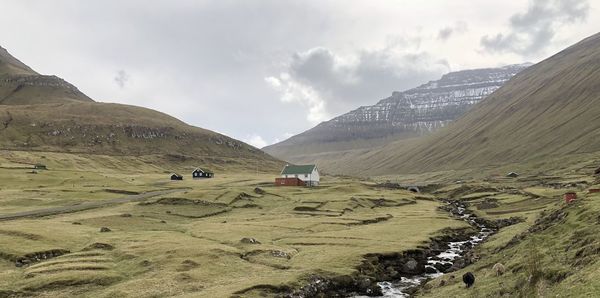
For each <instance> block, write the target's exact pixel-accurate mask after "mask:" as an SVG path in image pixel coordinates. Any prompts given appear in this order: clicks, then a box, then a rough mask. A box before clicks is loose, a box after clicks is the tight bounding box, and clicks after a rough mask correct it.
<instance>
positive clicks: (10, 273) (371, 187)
mask: <svg viewBox="0 0 600 298" xmlns="http://www.w3.org/2000/svg"><path fill="white" fill-rule="evenodd" d="M35 163H44V164H46V165H47V166H48V170H37V171H35V172H36V173H37V174H33V173H31V172H32V170H31V169H29V167H31V165H32V164H35ZM579 168H580V171H579V172H577V171H568V172H569V174H561V175H560V176H551V175H547V176H543V177H542V176H540V175H532V176H526V175H523V176H521V177H519V178H515V179H507V178H501V177H495V178H491V179H488V180H487V181H460V182H451V181H446V182H443V183H442V182H439V183H438V184H435V185H429V186H425V187H423V191H424V193H421V194H415V193H412V192H408V191H406V190H403V189H395V188H393V187H388V188H382V187H378V186H377V185H376V182H375V181H371V180H357V179H350V178H339V177H325V178H324V179H323V181H322V185H321V186H319V187H316V188H296V187H275V186H273V183H272V182H273V179H274V178H275V176H277V174H278V173H251V172H242V171H240V172H237V173H234V172H229V173H216V177H215V178H213V179H206V180H192V179H191V178H190V177H189V175H184V180H183V181H170V180H169V176H170V173H171V171H175V172H181V174H185V173H188V172H191V170H190V169H188V168H178V169H166V168H160V167H156V166H152V165H149V164H145V163H140V164H138V163H133V162H130V161H127V162H126V161H123V160H120V159H118V158H111V157H102V158H99V157H98V159H93V158H82V157H76V156H72V155H68V154H64V155H61V154H52V155H44V154H43V153H19V154H13V155H10V156H9V157H0V181H2V182H1V183H0V218H2V216H3V215H6V214H14V213H23V212H34V213H35V210H38V209H48V208H75V209H77V207H76V206H82V205H83V206H90V204H91V206H93V208H83V210H70V211H74V212H69V213H60V214H52V215H46V214H37V215H46V216H38V217H35V216H30V217H24V218H6V220H2V221H0V297H12V296H14V297H21V296H33V297H67V296H69V297H70V296H77V297H166V296H180V297H231V296H240V297H253V296H262V295H272V293H270V292H268V291H262V290H261V287H257V286H261V285H262V286H263V287H262V288H268V287H267V286H265V285H270V286H282V285H287V286H291V287H292V288H297V287H299V286H301V285H302V284H303V282H304V281H305V280H306V279H307V278H308V277H309V276H311V275H312V274H319V275H321V276H339V275H347V274H351V273H353V272H354V271H355V270H356V269H355V268H356V267H357V266H358V265H359V264H360V263H361V262H362V261H363V259H364V256H365V255H366V254H369V253H394V252H401V251H405V250H409V249H414V248H416V247H418V246H422V245H423V244H425V243H426V242H427V241H428V240H429V238H430V237H432V236H434V235H440V233H441V231H442V230H443V229H444V228H448V227H450V228H460V227H465V226H466V224H465V223H464V222H462V221H459V220H456V219H453V218H451V217H450V216H449V214H448V213H446V212H444V211H441V210H439V209H438V207H439V206H440V205H442V203H441V202H439V201H437V200H435V198H452V199H457V200H462V201H465V202H468V203H469V204H470V207H469V208H470V209H471V210H474V211H475V212H476V213H477V214H478V215H479V216H482V217H485V218H490V219H498V218H507V217H511V216H520V217H523V218H525V219H526V221H525V222H523V223H520V224H517V225H513V226H510V227H507V228H504V229H502V230H501V231H500V233H498V234H496V235H494V236H492V237H491V238H490V239H489V241H488V242H486V243H485V244H484V245H483V246H481V247H480V248H478V249H477V254H478V255H479V261H478V262H476V263H475V264H473V265H471V266H468V267H467V268H465V269H463V270H460V271H457V272H455V273H450V274H446V275H444V276H442V277H440V278H438V279H436V280H432V281H430V282H428V283H427V284H426V285H425V286H424V287H423V288H422V289H421V291H420V292H419V293H418V294H420V295H423V296H431V297H486V296H487V297H499V296H503V295H508V296H516V295H521V296H523V297H531V295H530V294H533V295H534V296H535V295H537V296H543V297H545V296H549V295H550V293H553V294H555V293H559V294H560V295H561V296H569V295H568V294H569V293H570V294H574V296H581V297H587V295H588V294H589V293H595V292H594V291H596V292H597V290H598V289H600V282H598V281H597V278H595V277H597V276H598V274H599V273H598V268H599V267H598V266H595V265H594V264H595V259H596V257H597V256H598V255H599V254H600V242H599V241H598V238H597V235H598V232H600V228H599V227H600V225H598V222H599V221H598V218H600V217H598V214H600V195H598V194H588V193H587V191H586V190H587V189H588V188H590V187H592V188H593V187H595V186H594V185H596V184H598V181H597V180H596V179H595V178H594V177H592V176H591V175H589V174H586V173H588V172H589V169H588V168H585V167H579ZM157 191H158V192H159V193H155V194H157V195H156V196H144V195H141V196H140V195H138V194H143V193H148V192H157ZM161 191H167V192H168V193H160V192H161ZM566 191H577V192H578V193H579V197H580V200H579V201H577V202H576V203H574V204H570V205H566V204H565V203H564V202H563V200H562V194H563V193H564V192H566ZM128 196H132V197H129V198H134V199H133V200H129V199H127V198H128ZM65 206H66V207H65ZM557 212H558V213H560V212H562V213H564V214H566V215H556V214H557ZM29 215H36V214H29ZM540 218H541V219H540ZM103 227H106V228H108V229H109V231H107V232H101V228H103ZM528 230H530V232H527V231H528ZM532 256H535V257H532ZM496 262H502V263H504V264H505V266H506V267H507V272H506V273H505V275H503V276H502V277H496V276H495V275H494V274H493V272H492V270H491V267H492V266H493V265H494V263H496ZM16 265H19V266H16ZM467 270H469V271H473V272H474V273H475V276H476V278H477V281H476V284H475V286H474V287H473V288H471V289H465V288H464V285H463V284H462V282H460V276H461V275H462V273H464V272H465V271H467ZM452 276H454V277H455V278H451V277H452ZM529 276H533V277H532V278H529ZM442 280H443V282H442ZM571 296H573V295H571Z"/></svg>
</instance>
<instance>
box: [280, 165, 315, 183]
mask: <svg viewBox="0 0 600 298" xmlns="http://www.w3.org/2000/svg"><path fill="white" fill-rule="evenodd" d="M280 179H299V180H300V181H302V182H303V183H304V185H306V186H318V185H319V181H320V180H321V177H320V176H319V170H318V169H317V166H316V165H286V166H285V167H284V168H283V171H281V178H280ZM280 181H281V180H280ZM292 181H293V180H290V181H288V182H286V183H293V182H292ZM281 185H287V184H281Z"/></svg>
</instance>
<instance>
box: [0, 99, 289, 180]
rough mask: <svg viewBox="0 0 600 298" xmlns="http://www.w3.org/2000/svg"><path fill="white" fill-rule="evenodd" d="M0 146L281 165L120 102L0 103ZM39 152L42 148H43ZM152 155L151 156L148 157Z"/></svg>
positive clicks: (181, 161) (252, 150)
mask: <svg viewBox="0 0 600 298" xmlns="http://www.w3.org/2000/svg"><path fill="white" fill-rule="evenodd" d="M0 123H3V124H4V125H3V126H0V131H1V132H2V133H1V134H0V148H1V149H3V150H11V151H36V152H65V153H74V154H99V155H117V156H133V157H139V158H141V157H143V156H147V157H146V159H148V160H149V161H150V162H154V163H156V164H158V165H160V164H168V163H172V164H188V165H190V166H192V165H194V164H196V165H197V164H204V165H205V166H208V167H217V168H218V169H222V168H227V167H228V166H229V167H230V168H232V169H233V168H240V166H241V165H245V166H247V167H248V168H249V169H252V171H255V169H256V167H257V165H260V168H261V170H272V169H280V167H281V166H282V164H283V163H282V162H280V161H278V160H276V159H274V158H272V157H270V156H269V155H267V154H265V153H264V152H262V151H260V150H258V149H256V148H254V147H252V146H249V145H247V144H245V143H243V142H240V141H237V140H234V139H232V138H229V137H226V136H224V135H221V134H218V133H215V132H212V131H208V130H205V129H201V128H197V127H193V126H190V125H187V124H185V123H183V122H181V121H179V120H177V119H175V118H173V117H170V116H168V115H166V114H163V113H160V112H157V111H154V110H150V109H145V108H140V107H135V106H127V105H120V104H107V103H70V104H44V105H0ZM42 155H43V154H42ZM149 156H154V157H149Z"/></svg>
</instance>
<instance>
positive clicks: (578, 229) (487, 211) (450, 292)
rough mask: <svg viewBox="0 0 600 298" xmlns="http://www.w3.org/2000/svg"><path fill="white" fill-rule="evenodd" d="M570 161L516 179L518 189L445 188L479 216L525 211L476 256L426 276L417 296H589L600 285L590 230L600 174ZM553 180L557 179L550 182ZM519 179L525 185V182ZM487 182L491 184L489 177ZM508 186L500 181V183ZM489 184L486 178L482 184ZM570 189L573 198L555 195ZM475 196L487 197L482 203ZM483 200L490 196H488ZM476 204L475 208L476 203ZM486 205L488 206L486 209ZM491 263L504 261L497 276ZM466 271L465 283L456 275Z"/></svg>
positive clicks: (594, 227)
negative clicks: (557, 171) (562, 170)
mask: <svg viewBox="0 0 600 298" xmlns="http://www.w3.org/2000/svg"><path fill="white" fill-rule="evenodd" d="M576 168H577V167H572V168H571V171H570V174H569V175H566V176H562V177H559V176H554V177H548V178H547V179H548V180H546V181H544V180H545V179H543V178H542V177H529V178H527V179H517V180H516V181H514V182H513V185H521V186H520V187H521V189H522V192H521V193H519V192H514V191H512V192H511V194H503V193H502V192H498V191H491V192H490V191H489V190H487V191H488V192H487V193H483V192H482V193H474V194H469V195H462V194H460V191H458V190H454V191H452V190H451V189H448V188H447V189H446V190H447V192H445V194H449V195H452V193H454V194H458V195H456V196H455V197H456V198H457V199H459V200H462V201H465V202H468V203H469V204H470V206H471V208H472V209H474V210H476V211H477V213H478V215H480V216H485V217H492V218H493V217H502V216H512V215H518V216H523V217H526V218H527V221H526V222H523V223H520V224H518V225H515V226H511V227H509V228H505V229H503V230H501V231H500V232H499V233H498V234H496V235H494V236H492V237H491V238H490V239H489V241H487V242H486V243H484V244H483V245H482V246H481V247H479V248H477V251H476V253H475V255H476V256H477V258H478V260H479V261H478V262H476V263H474V264H473V265H470V266H468V267H466V268H464V269H462V270H459V271H457V272H453V273H450V274H448V275H445V276H442V277H440V278H438V279H434V280H432V281H430V282H428V283H427V285H425V286H424V288H423V289H422V290H421V293H420V294H421V295H422V296H423V297H596V296H597V293H598V291H599V290H600V282H599V279H598V277H599V276H600V275H599V274H600V272H599V271H598V256H599V254H600V244H599V243H598V241H597V235H598V233H599V232H600V229H599V228H598V227H599V226H598V214H599V212H600V194H599V193H590V192H589V191H588V189H593V188H600V184H599V183H600V180H598V179H597V178H593V177H591V176H589V173H591V172H590V169H589V168H588V169H587V170H586V172H587V173H588V174H587V175H585V174H583V175H581V172H582V171H580V170H581V169H579V170H578V169H576ZM550 180H553V182H555V183H556V184H552V186H551V187H549V185H548V183H549V182H550ZM526 184H531V185H529V186H526ZM491 185H493V184H491ZM502 185H503V186H504V187H505V191H506V190H507V188H506V184H505V182H504V183H502ZM489 186H490V185H488V187H489ZM567 191H575V192H576V193H577V194H578V200H577V201H576V202H575V203H572V204H566V203H565V202H564V200H563V199H562V194H564V193H565V192H567ZM482 202H493V205H491V206H490V205H488V206H487V207H485V208H483V207H482V206H484V205H482ZM488 204H489V203H488ZM480 207H481V208H480ZM490 207H491V208H490ZM496 263H501V264H503V265H504V267H505V268H506V271H505V273H504V274H503V275H502V276H497V275H496V272H495V271H494V270H493V266H494V265H495V264H496ZM466 272H473V273H474V275H475V277H476V281H475V285H474V287H473V288H470V289H466V288H465V286H464V284H463V283H462V280H461V278H460V277H461V276H462V274H464V273H466Z"/></svg>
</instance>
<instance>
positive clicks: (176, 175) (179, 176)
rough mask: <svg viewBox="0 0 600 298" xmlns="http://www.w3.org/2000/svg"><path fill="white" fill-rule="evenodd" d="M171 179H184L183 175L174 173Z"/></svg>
mask: <svg viewBox="0 0 600 298" xmlns="http://www.w3.org/2000/svg"><path fill="white" fill-rule="evenodd" d="M171 180H183V176H181V175H179V174H177V173H173V175H171Z"/></svg>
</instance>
